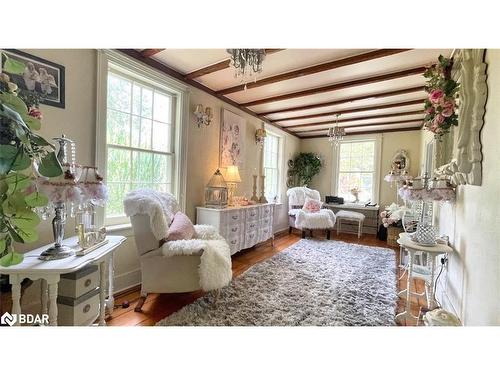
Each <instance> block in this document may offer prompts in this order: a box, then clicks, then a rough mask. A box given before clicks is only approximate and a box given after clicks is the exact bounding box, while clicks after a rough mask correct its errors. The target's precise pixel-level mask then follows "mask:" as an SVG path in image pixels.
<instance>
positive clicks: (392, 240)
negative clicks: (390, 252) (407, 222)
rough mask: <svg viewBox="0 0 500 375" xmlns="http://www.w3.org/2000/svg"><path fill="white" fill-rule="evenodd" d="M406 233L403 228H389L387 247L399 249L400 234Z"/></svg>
mask: <svg viewBox="0 0 500 375" xmlns="http://www.w3.org/2000/svg"><path fill="white" fill-rule="evenodd" d="M402 232H404V229H403V228H399V227H393V226H390V227H388V228H387V245H389V246H393V247H398V246H399V244H398V243H397V242H396V241H397V240H398V238H399V233H402Z"/></svg>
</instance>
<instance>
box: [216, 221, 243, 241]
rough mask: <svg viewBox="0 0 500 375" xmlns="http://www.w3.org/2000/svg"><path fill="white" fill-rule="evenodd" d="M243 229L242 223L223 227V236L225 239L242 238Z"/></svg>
mask: <svg viewBox="0 0 500 375" xmlns="http://www.w3.org/2000/svg"><path fill="white" fill-rule="evenodd" d="M241 227H242V225H241V224H240V223H238V224H230V225H226V226H224V227H223V230H222V233H221V234H222V236H223V237H225V238H229V237H234V236H241V233H242V232H243V231H242V228H241Z"/></svg>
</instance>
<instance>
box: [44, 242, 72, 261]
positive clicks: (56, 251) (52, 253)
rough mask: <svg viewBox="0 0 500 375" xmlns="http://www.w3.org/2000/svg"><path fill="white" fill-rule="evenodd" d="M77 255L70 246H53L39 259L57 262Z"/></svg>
mask: <svg viewBox="0 0 500 375" xmlns="http://www.w3.org/2000/svg"><path fill="white" fill-rule="evenodd" d="M73 255H75V251H74V250H73V249H72V248H71V247H68V246H64V245H60V246H56V245H54V246H52V247H50V248H48V249H47V250H45V251H44V252H43V253H41V254H40V256H39V257H38V259H40V260H56V259H64V258H67V257H71V256H73Z"/></svg>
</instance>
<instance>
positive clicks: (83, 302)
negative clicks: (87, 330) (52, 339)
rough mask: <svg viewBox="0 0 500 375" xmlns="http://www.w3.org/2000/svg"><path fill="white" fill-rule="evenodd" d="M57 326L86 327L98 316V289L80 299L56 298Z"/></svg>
mask: <svg viewBox="0 0 500 375" xmlns="http://www.w3.org/2000/svg"><path fill="white" fill-rule="evenodd" d="M57 310H58V317H57V322H58V325H61V326H87V325H89V324H92V323H93V322H94V321H95V320H96V319H97V317H98V316H99V288H96V289H94V290H91V291H90V292H88V293H87V294H84V295H83V296H81V297H80V298H68V297H61V296H59V297H57Z"/></svg>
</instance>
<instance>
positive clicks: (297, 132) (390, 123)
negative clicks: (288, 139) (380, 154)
mask: <svg viewBox="0 0 500 375" xmlns="http://www.w3.org/2000/svg"><path fill="white" fill-rule="evenodd" d="M417 123H420V124H421V123H422V120H418V119H417V120H405V121H389V122H372V123H370V124H361V125H351V126H345V127H344V129H345V130H346V131H347V130H349V129H356V128H364V127H370V126H387V125H410V124H415V125H416V124H417ZM328 129H329V127H326V128H322V129H311V130H297V131H294V133H295V134H304V133H314V132H321V131H327V130H328Z"/></svg>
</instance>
